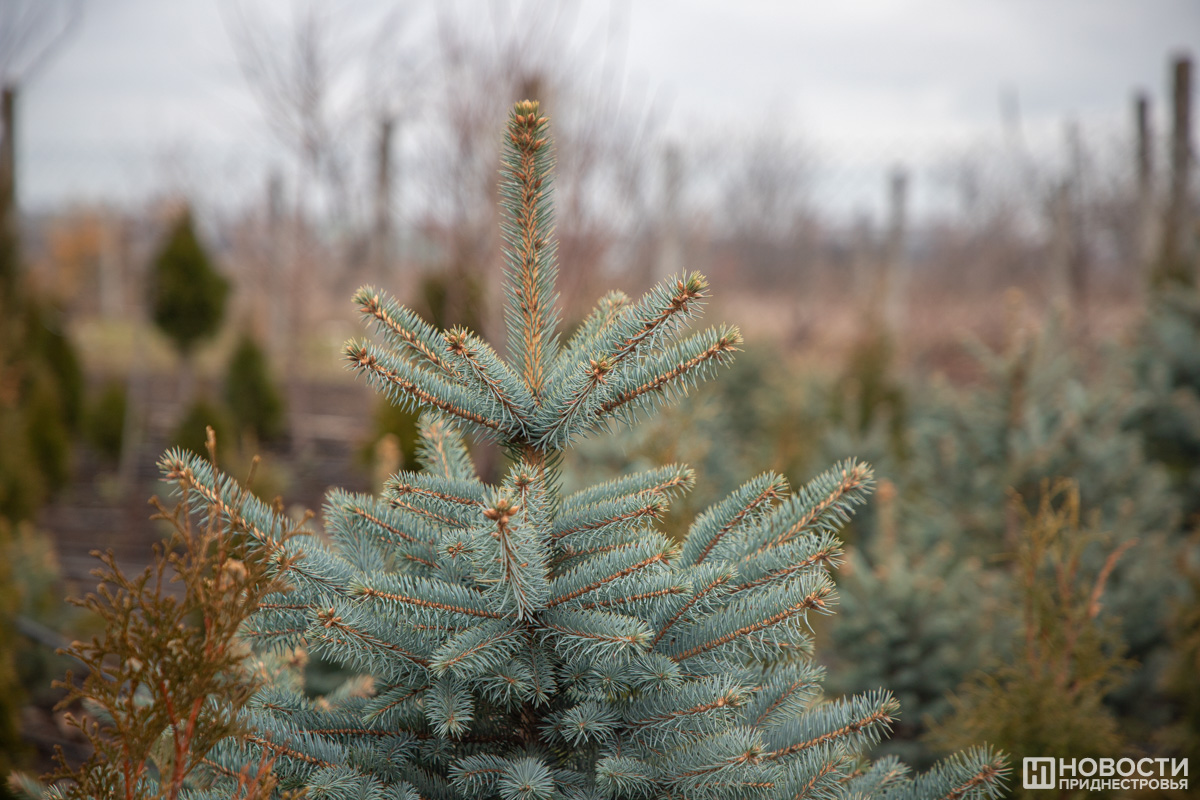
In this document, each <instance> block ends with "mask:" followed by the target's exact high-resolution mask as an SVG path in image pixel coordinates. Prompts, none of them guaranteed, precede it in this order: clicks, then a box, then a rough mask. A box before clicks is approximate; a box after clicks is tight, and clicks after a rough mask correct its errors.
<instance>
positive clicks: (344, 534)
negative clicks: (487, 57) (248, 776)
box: [159, 102, 1005, 800]
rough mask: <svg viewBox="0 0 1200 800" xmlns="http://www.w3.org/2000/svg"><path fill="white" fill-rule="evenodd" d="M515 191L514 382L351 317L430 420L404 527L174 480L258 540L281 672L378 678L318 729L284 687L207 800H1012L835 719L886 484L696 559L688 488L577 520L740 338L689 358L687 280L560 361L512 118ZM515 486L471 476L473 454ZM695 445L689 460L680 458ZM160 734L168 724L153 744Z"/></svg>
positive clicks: (605, 308) (333, 496) (625, 312)
mask: <svg viewBox="0 0 1200 800" xmlns="http://www.w3.org/2000/svg"><path fill="white" fill-rule="evenodd" d="M505 143H506V149H505V157H504V162H503V170H502V182H501V191H500V194H501V198H502V201H503V204H504V210H505V218H504V223H503V225H504V239H505V243H506V249H505V262H506V269H505V279H506V281H505V283H506V285H505V295H504V297H505V303H504V307H505V323H506V328H507V331H508V348H507V349H508V353H509V360H508V361H505V360H502V359H501V358H500V356H499V355H498V354H497V353H496V352H495V351H494V350H493V349H492V348H491V347H490V346H488V345H487V344H486V343H485V342H483V341H482V340H481V339H480V338H479V337H477V336H476V335H474V334H473V333H470V332H469V331H467V330H465V329H461V328H455V329H452V330H448V331H438V330H436V329H434V328H433V327H431V326H430V325H428V324H426V323H425V322H424V321H423V320H421V319H420V317H418V316H417V315H416V314H414V313H413V312H412V311H411V310H409V309H407V308H405V307H404V306H402V305H400V304H398V303H396V302H395V301H393V300H392V299H390V298H388V297H387V296H386V295H384V294H382V293H381V292H378V291H376V290H374V289H363V290H361V291H360V292H359V293H358V295H357V297H356V299H357V302H358V304H359V306H360V308H361V310H362V311H363V312H364V313H365V315H366V317H367V318H368V319H369V320H370V321H372V322H373V323H374V326H375V329H376V332H377V333H378V335H379V337H380V339H381V341H380V342H378V343H375V342H369V341H368V342H351V343H350V344H349V345H348V346H347V349H346V355H347V358H348V361H349V363H350V365H351V367H352V368H353V369H354V370H355V371H356V372H358V373H359V374H361V375H363V376H364V377H365V378H366V379H367V380H368V381H369V382H370V383H371V384H372V385H374V386H376V387H377V388H379V389H380V390H381V391H382V392H384V393H385V394H387V396H388V397H389V398H391V399H392V400H393V401H394V402H395V403H397V404H400V405H404V406H407V407H410V408H421V409H424V410H425V411H426V412H427V413H426V415H425V416H424V417H423V418H422V423H421V431H420V433H421V437H420V438H421V445H420V450H419V454H420V460H421V464H422V466H423V471H422V472H401V473H398V474H397V475H395V476H394V478H393V479H392V480H391V481H390V482H389V485H388V487H387V488H386V490H385V491H384V493H383V495H382V496H381V497H373V496H368V495H358V494H350V493H347V492H343V491H336V490H335V491H333V492H331V493H330V494H329V496H328V499H327V501H326V504H325V509H324V535H321V536H318V535H316V534H315V533H314V534H311V535H303V534H302V535H300V536H296V537H294V538H287V537H285V536H284V533H285V532H288V531H290V530H291V529H292V527H293V523H292V521H291V520H290V519H288V518H286V517H284V516H282V515H281V514H280V513H279V510H278V508H272V507H269V506H267V505H265V504H263V503H260V502H257V501H255V500H254V499H253V498H251V497H248V496H246V495H245V494H244V493H243V492H242V491H241V490H240V489H238V487H237V486H236V484H235V483H234V482H233V481H232V480H231V479H229V478H228V477H226V476H224V475H222V474H220V473H219V472H217V471H216V470H214V469H213V468H212V466H211V465H210V464H209V462H207V461H205V460H204V459H201V458H199V457H198V456H195V455H194V454H191V453H188V452H185V451H179V450H176V451H172V452H170V453H168V454H167V455H166V456H165V457H164V458H163V461H162V465H163V468H164V470H165V473H166V476H167V479H168V480H169V481H171V482H174V483H175V484H177V485H178V486H179V487H180V489H181V490H183V491H186V492H187V493H188V496H189V497H192V498H195V500H194V502H199V503H202V504H203V505H204V506H206V507H207V508H209V509H210V511H211V513H213V514H215V515H219V516H220V517H221V518H222V519H224V520H226V521H227V523H228V524H229V525H230V527H232V528H233V529H235V530H237V531H239V532H241V533H242V534H243V535H244V536H245V541H246V543H247V545H248V547H249V548H250V549H251V551H253V552H255V553H257V554H259V557H261V558H262V559H263V561H264V562H265V563H271V564H274V565H275V568H274V572H273V574H274V575H275V577H276V578H277V579H278V580H280V581H286V582H287V583H288V584H289V586H290V587H291V591H290V592H287V593H279V594H276V595H271V596H267V597H265V598H263V600H262V603H261V604H260V605H259V606H258V610H257V611H256V612H255V613H254V614H253V615H252V616H251V617H250V618H249V620H248V621H247V624H246V626H245V633H246V636H247V638H248V640H249V641H250V642H251V643H252V644H253V646H254V647H255V648H256V650H257V651H258V652H260V653H277V654H294V653H295V652H296V651H297V649H300V650H304V651H306V652H309V653H311V654H313V655H315V656H319V657H321V658H323V659H326V660H329V661H332V662H335V663H338V664H340V665H342V666H343V667H345V668H347V669H349V670H352V671H354V672H356V673H358V674H359V675H360V677H359V678H358V679H356V680H352V681H348V682H347V683H346V684H343V686H342V687H340V688H339V689H338V691H337V692H335V693H332V694H330V695H326V696H323V697H320V698H317V699H315V700H314V699H311V698H309V697H307V696H306V695H305V694H304V693H303V692H302V691H301V686H302V685H301V683H300V681H299V679H298V678H297V676H296V673H297V672H298V671H299V669H300V665H299V664H296V663H295V660H294V659H293V667H292V668H291V669H290V670H289V669H285V668H284V666H285V665H282V664H280V665H279V666H278V667H277V668H276V669H275V670H273V671H272V672H271V674H270V676H269V682H268V684H267V685H265V686H264V687H263V688H261V689H260V690H259V691H258V693H257V694H256V695H255V697H254V699H253V700H252V701H251V702H250V703H249V704H248V706H247V708H246V711H245V712H244V713H243V714H242V715H241V716H240V717H239V721H240V722H242V723H244V724H245V725H246V726H247V727H249V728H252V729H253V732H250V733H245V732H242V733H235V734H234V735H232V736H229V737H227V738H225V739H223V740H222V741H220V742H218V743H217V744H216V745H215V746H214V747H213V748H212V749H211V750H209V751H208V754H207V756H206V759H207V766H208V773H207V777H208V778H209V779H210V780H211V781H213V783H212V785H211V787H209V788H208V789H207V790H206V791H203V792H196V793H195V794H193V795H191V797H194V798H197V800H200V799H201V798H214V799H215V798H218V797H228V796H229V794H230V790H229V786H230V781H231V780H232V778H231V777H229V776H231V775H236V774H238V773H239V772H240V771H242V770H246V769H250V768H253V765H255V764H259V763H262V761H263V759H264V758H267V759H273V761H272V764H273V769H274V773H275V774H276V775H278V776H279V780H280V786H281V787H285V788H293V787H294V788H301V787H302V788H304V789H306V790H307V792H308V794H309V796H314V797H325V798H333V799H334V800H350V798H380V799H381V800H382V799H383V798H397V799H398V798H414V799H415V798H418V797H424V798H446V799H447V800H449V798H485V797H499V798H503V800H517V799H518V798H521V799H522V800H539V799H540V800H550V799H551V798H578V799H579V800H583V799H584V798H596V800H599V798H657V797H680V798H705V800H718V799H719V798H729V800H735V799H736V800H741V799H742V798H775V797H789V798H790V797H797V796H799V797H828V796H842V795H845V796H861V797H868V796H870V797H888V798H907V797H929V798H981V797H994V796H996V795H997V794H998V792H999V791H1000V788H1001V781H1002V779H1003V776H1004V774H1005V767H1004V762H1003V760H1002V759H1001V758H999V757H998V756H997V755H996V754H995V753H994V752H992V751H991V750H988V749H973V750H970V751H969V752H967V753H965V754H963V755H959V756H955V757H953V758H951V759H949V760H947V761H946V762H943V763H942V764H941V765H939V766H938V767H936V768H935V769H934V770H933V771H931V772H930V773H927V774H925V775H922V776H918V777H915V778H914V777H911V776H910V775H909V774H907V770H906V768H904V767H903V766H902V765H900V764H899V762H897V761H896V760H894V759H884V760H882V761H879V762H876V763H873V764H872V763H870V762H868V761H867V760H865V759H864V758H863V756H862V752H863V750H864V748H866V747H869V746H870V745H872V744H873V743H875V742H877V741H878V740H879V739H880V738H881V737H882V736H884V735H885V734H886V732H887V730H888V727H889V726H890V725H891V724H892V723H893V722H894V721H895V719H896V715H897V706H896V702H895V700H894V699H893V697H892V696H891V695H890V694H889V693H887V692H886V691H875V692H871V693H869V694H865V695H859V696H854V697H846V698H842V699H837V700H828V699H825V698H824V697H823V696H822V694H821V692H820V688H819V686H820V680H821V673H822V671H821V669H820V668H818V667H817V666H816V665H815V664H814V663H813V661H812V652H811V648H812V639H811V636H810V633H809V625H808V622H809V617H810V616H812V615H818V614H823V613H826V612H828V611H830V610H831V605H832V603H833V602H834V597H835V596H834V589H833V584H832V582H831V581H830V578H829V575H828V568H829V566H830V565H831V564H833V563H836V561H837V559H838V557H839V553H840V544H839V542H838V540H837V538H836V536H835V531H836V529H837V528H838V527H839V526H840V525H841V524H842V522H843V521H844V520H845V519H846V518H847V516H848V515H849V514H850V513H851V512H852V511H853V509H854V508H855V507H856V506H857V505H859V504H860V503H862V502H863V500H864V498H865V495H866V493H867V492H868V490H869V488H870V485H871V481H872V478H871V471H870V470H869V469H868V468H867V467H865V466H863V465H861V464H858V463H855V462H845V463H843V464H841V465H839V466H837V467H835V468H833V469H832V470H830V471H828V472H826V473H825V474H823V475H821V476H820V477H818V478H816V479H815V480H813V481H812V482H810V483H809V484H807V485H806V486H805V487H803V488H802V489H801V490H800V491H798V492H794V493H793V492H791V491H789V489H788V486H787V482H786V481H785V480H784V479H782V478H781V477H779V476H778V475H775V474H771V473H767V474H764V475H761V476H759V477H757V478H754V479H752V480H750V481H749V482H747V483H745V484H744V485H743V486H741V487H740V488H739V489H737V490H735V491H734V492H733V493H732V494H731V495H730V496H729V497H728V498H726V499H725V500H722V501H721V502H719V503H717V504H715V505H713V506H711V507H710V508H709V509H708V510H707V511H705V512H704V513H702V514H701V515H700V516H699V517H697V518H696V520H695V521H694V522H693V524H692V525H691V526H690V527H689V529H688V530H687V533H686V535H685V536H684V538H683V541H682V544H678V545H677V544H676V543H674V542H673V541H672V540H670V539H669V538H667V537H666V536H664V535H663V534H662V533H661V532H659V531H658V530H657V529H656V527H655V520H656V519H657V518H658V517H659V516H660V515H662V514H663V513H664V510H665V509H666V507H667V506H668V504H669V503H670V502H671V501H672V500H673V499H675V498H677V497H678V496H679V495H680V494H681V493H683V492H685V491H686V490H687V489H689V488H690V487H691V485H692V483H693V476H692V473H691V472H690V470H688V469H685V468H683V467H680V466H676V465H669V466H659V467H656V468H653V469H650V470H648V471H644V472H638V473H633V474H628V475H624V476H622V477H620V478H618V479H616V480H613V481H610V482H607V483H602V484H599V485H595V486H591V487H588V488H585V489H582V490H581V491H578V492H575V493H574V494H570V495H567V496H563V493H562V491H561V490H560V488H559V485H560V462H561V459H562V456H563V453H564V451H566V450H567V449H569V448H570V447H571V446H572V444H573V443H574V442H576V441H578V440H579V439H580V438H582V437H584V436H587V435H590V434H593V433H595V432H598V431H603V430H604V429H606V428H608V427H612V426H616V425H620V424H622V423H625V422H632V421H633V420H634V419H636V417H637V416H638V415H641V414H650V413H652V412H653V411H654V410H655V409H656V408H657V407H658V406H660V405H662V404H663V403H666V402H669V401H671V400H672V399H674V398H675V397H677V396H678V395H679V394H680V392H681V391H682V389H683V388H685V387H687V386H689V385H691V384H693V383H695V382H697V381H700V380H703V379H705V378H708V377H710V376H711V375H712V374H713V372H714V371H715V370H716V368H717V367H718V366H720V365H721V364H724V363H726V362H727V361H728V360H729V359H730V357H731V356H732V354H733V352H734V351H736V350H737V349H738V347H739V346H740V344H741V337H740V335H739V333H738V331H737V329H736V328H731V327H729V326H718V327H715V328H710V329H708V330H705V331H702V332H699V333H696V334H692V335H686V334H685V329H686V327H687V324H688V323H689V322H690V321H691V320H693V319H694V318H695V317H696V316H698V314H699V312H700V310H701V306H702V304H703V302H704V300H705V299H706V298H707V296H708V287H707V284H706V281H705V280H704V279H703V278H702V277H701V276H699V275H695V274H690V275H683V276H680V277H678V278H676V279H672V280H669V281H667V282H665V283H663V284H661V285H659V286H657V287H656V288H654V289H652V290H651V291H650V292H649V293H647V294H646V295H645V296H644V297H642V298H641V299H640V300H637V301H634V300H631V299H629V298H628V297H626V296H625V295H623V294H621V293H619V292H614V293H612V294H609V295H607V296H606V297H604V298H603V299H602V300H601V301H600V304H599V306H598V307H597V309H596V310H595V311H594V312H593V313H592V315H591V316H589V317H588V318H587V320H586V321H585V322H584V324H583V325H582V326H580V328H579V329H578V330H577V331H576V333H575V334H574V335H573V336H571V337H570V338H567V339H565V340H564V339H561V338H560V336H559V333H558V324H557V321H558V312H557V310H556V307H555V304H556V296H555V281H556V274H557V267H556V264H555V245H554V240H553V219H552V207H551V203H550V169H551V151H550V144H549V137H548V130H547V120H546V119H545V118H544V117H543V116H541V114H540V112H539V108H538V105H537V104H536V103H532V102H523V103H519V104H517V106H516V107H515V109H514V110H513V112H512V114H511V116H510V118H509V123H508V130H507V133H506V140H505ZM460 427H462V428H465V429H467V430H469V431H471V432H473V433H474V434H476V435H477V436H480V437H482V438H484V439H490V440H493V441H496V442H498V443H499V444H500V445H501V446H502V447H503V448H504V451H505V452H506V453H507V454H508V456H509V458H510V463H509V465H508V467H507V470H506V472H505V474H504V477H503V478H502V480H501V481H500V483H499V484H498V485H486V484H484V483H482V482H481V481H480V480H479V479H478V478H477V477H476V475H475V470H474V466H473V463H472V460H471V458H470V456H469V454H468V452H467V450H466V447H465V445H464V442H463V439H462V438H461V436H460V433H459V428H460ZM691 433H692V432H688V431H680V432H679V435H681V436H683V435H691ZM162 724H163V723H162V722H161V721H160V722H159V725H162Z"/></svg>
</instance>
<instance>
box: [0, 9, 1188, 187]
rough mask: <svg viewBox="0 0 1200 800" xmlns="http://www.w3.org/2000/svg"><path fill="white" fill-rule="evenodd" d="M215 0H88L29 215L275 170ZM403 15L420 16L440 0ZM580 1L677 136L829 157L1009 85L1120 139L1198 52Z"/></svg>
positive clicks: (978, 104)
mask: <svg viewBox="0 0 1200 800" xmlns="http://www.w3.org/2000/svg"><path fill="white" fill-rule="evenodd" d="M0 1H3V0H0ZM257 1H258V2H266V1H267V0H257ZM221 2H224V0H170V1H169V2H167V1H166V0H85V11H84V19H83V21H82V24H81V25H80V28H79V30H78V31H77V32H76V34H75V36H74V37H73V39H72V40H71V41H70V42H69V43H68V44H67V45H66V46H65V47H64V48H63V50H62V51H61V53H59V54H58V56H57V57H56V58H55V60H54V61H53V62H52V63H50V64H49V65H48V66H47V67H46V68H45V69H44V70H43V71H42V72H40V73H39V74H37V75H36V76H35V77H34V78H33V79H32V80H31V81H30V82H29V84H28V86H26V87H25V91H24V95H23V106H22V112H23V116H22V128H21V131H20V137H21V140H20V143H21V146H22V148H23V161H22V172H21V176H20V177H21V190H22V199H23V202H24V204H25V205H26V207H30V208H45V207H47V206H51V205H55V204H60V203H64V202H69V201H73V200H81V199H85V200H98V199H105V198H116V199H130V198H132V197H137V196H140V195H141V194H144V193H145V192H147V191H149V190H151V189H154V188H156V182H159V183H161V181H162V180H165V178H164V176H163V175H162V174H161V170H162V169H163V167H162V165H163V164H164V163H167V162H175V163H179V162H191V163H194V164H205V165H217V166H215V167H213V169H216V170H217V171H218V172H220V171H222V170H224V171H227V172H230V173H245V172H246V171H248V170H253V169H254V168H255V167H256V166H258V165H260V163H263V162H265V161H266V160H267V159H269V158H270V157H271V154H272V145H271V144H270V139H269V136H268V135H267V134H266V133H265V131H264V129H263V126H262V123H261V118H260V117H259V116H258V113H257V111H256V108H255V105H254V103H253V101H252V99H251V97H250V96H249V95H248V93H247V92H246V90H245V88H244V86H243V83H242V79H241V76H240V74H239V72H238V69H237V65H236V61H235V59H234V55H233V50H232V48H231V47H230V44H229V42H228V37H227V32H226V30H225V26H224V24H223V22H222V15H221V11H220V6H219V4H220V3H221ZM275 4H276V5H278V4H279V2H276V3H275ZM482 4H483V3H482V0H480V2H479V5H482ZM387 5H389V4H388V3H387V2H385V1H384V0H358V1H357V2H343V3H342V4H341V5H339V6H338V8H339V9H340V10H341V13H343V14H346V15H356V14H360V13H363V14H366V13H368V12H367V9H378V8H379V7H382V6H387ZM407 5H411V6H415V7H418V9H417V11H416V12H414V14H415V17H416V18H420V17H421V16H422V13H424V14H425V15H426V16H428V8H430V7H431V4H430V3H428V2H416V3H408V4H407ZM471 5H472V3H471V2H466V3H460V6H465V7H468V8H469V7H470V6H471ZM581 5H582V8H581V9H580V12H579V15H578V17H579V19H578V21H577V23H576V25H575V28H576V30H577V31H578V30H579V29H580V28H584V29H586V28H587V27H588V26H590V25H594V24H595V21H597V20H605V19H609V20H611V19H612V18H613V15H615V17H616V18H618V19H624V30H625V32H624V34H623V36H622V37H620V40H621V42H622V43H623V44H622V48H623V50H624V56H623V59H622V62H623V63H624V65H625V70H626V77H627V79H628V80H629V82H630V85H632V86H636V87H638V88H639V89H640V90H641V91H643V92H644V93H647V94H649V95H650V96H653V97H655V98H657V101H658V102H659V103H660V104H661V106H662V108H663V109H664V111H665V113H666V124H665V130H666V133H667V134H668V135H670V136H674V137H684V136H686V135H688V134H690V133H691V132H694V131H697V130H702V129H705V130H720V129H726V128H729V127H730V126H731V125H733V126H734V127H737V126H738V125H740V126H743V127H744V126H746V125H750V124H753V123H755V122H756V121H759V120H770V121H771V122H772V124H781V125H786V126H788V127H789V128H791V129H792V130H794V131H795V132H796V133H797V134H798V135H799V136H800V137H802V138H803V140H804V141H806V142H807V143H809V144H810V145H811V146H812V147H814V148H815V149H816V150H817V152H819V153H820V154H821V157H822V158H824V159H827V160H830V161H837V160H838V159H844V160H846V161H854V160H855V159H859V160H861V159H864V158H870V157H871V154H873V153H879V152H892V151H895V152H903V151H904V149H905V148H913V149H914V150H920V149H922V148H924V149H926V150H928V149H931V148H933V149H936V148H942V147H948V146H953V145H955V144H957V143H968V142H970V141H972V140H973V139H975V138H978V137H984V136H988V135H995V134H996V133H997V132H998V130H999V120H1000V112H999V108H1000V102H999V98H1000V96H1001V93H1002V92H1009V93H1012V94H1015V96H1016V97H1017V98H1019V107H1020V110H1021V119H1022V122H1023V125H1024V127H1025V130H1026V132H1027V135H1029V136H1031V137H1033V138H1035V139H1036V138H1037V137H1039V136H1043V137H1044V136H1049V135H1051V134H1050V133H1049V132H1052V131H1060V130H1061V127H1062V125H1063V121H1064V120H1065V119H1067V118H1074V119H1077V120H1079V121H1080V122H1081V123H1082V124H1083V125H1084V126H1085V128H1087V129H1089V130H1102V129H1104V130H1111V131H1116V130H1120V127H1121V126H1122V125H1125V124H1127V123H1126V120H1127V118H1128V116H1129V102H1130V100H1129V98H1130V95H1131V92H1132V90H1134V89H1135V88H1145V89H1148V90H1150V91H1151V92H1152V93H1153V94H1154V96H1155V98H1156V100H1161V98H1162V96H1163V94H1164V91H1165V81H1166V72H1167V66H1166V65H1167V58H1168V56H1169V55H1170V54H1171V53H1173V52H1178V51H1189V52H1192V53H1193V55H1194V54H1196V52H1197V51H1198V50H1200V2H1197V0H1128V1H1122V0H988V1H985V0H907V1H906V2H901V0H847V1H846V2H799V1H797V2H785V1H784V0H775V1H771V0H741V1H740V2H718V1H717V0H642V2H636V1H629V0H627V1H626V2H607V1H604V2H601V0H596V1H595V2H584V3H582V4H581ZM422 10H423V11H422ZM1198 82H1200V81H1198ZM1156 112H1157V113H1159V114H1160V115H1161V114H1162V113H1163V105H1162V103H1161V102H1159V103H1158V105H1157V106H1156ZM1160 120H1161V116H1160ZM735 123H736V124H735ZM1162 124H1163V123H1162V122H1160V123H1159V127H1160V129H1161V127H1162ZM168 156H170V157H168ZM208 168H209V167H205V169H208ZM255 171H256V172H257V170H255Z"/></svg>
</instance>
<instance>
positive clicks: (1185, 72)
mask: <svg viewBox="0 0 1200 800" xmlns="http://www.w3.org/2000/svg"><path fill="white" fill-rule="evenodd" d="M1170 158H1171V161H1170V170H1171V174H1170V177H1169V179H1168V185H1167V207H1166V209H1165V211H1164V214H1163V225H1162V239H1161V242H1162V243H1161V246H1160V249H1159V255H1158V264H1157V265H1156V269H1155V274H1154V283H1155V284H1156V285H1162V284H1165V283H1181V284H1184V285H1192V284H1194V283H1195V281H1196V269H1195V265H1194V264H1193V263H1192V261H1193V257H1194V252H1193V246H1192V239H1193V235H1194V231H1193V230H1192V228H1193V227H1194V222H1193V220H1192V218H1191V209H1190V205H1191V204H1190V203H1189V197H1188V193H1189V189H1190V184H1191V174H1192V60H1191V59H1190V58H1189V57H1188V56H1179V57H1178V58H1176V59H1175V61H1174V62H1173V64H1172V69H1171V153H1170Z"/></svg>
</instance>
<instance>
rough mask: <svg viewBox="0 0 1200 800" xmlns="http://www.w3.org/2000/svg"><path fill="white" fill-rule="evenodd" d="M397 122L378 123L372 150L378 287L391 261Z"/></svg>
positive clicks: (390, 119) (373, 266) (389, 119)
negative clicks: (393, 154) (393, 176)
mask: <svg viewBox="0 0 1200 800" xmlns="http://www.w3.org/2000/svg"><path fill="white" fill-rule="evenodd" d="M395 129H396V121H395V119H394V118H393V117H392V116H391V115H388V114H384V115H382V116H381V117H380V119H379V139H378V140H377V141H376V150H375V209H374V212H375V220H374V225H373V226H372V230H371V246H370V250H371V258H370V269H371V273H372V274H371V276H370V277H371V281H372V282H375V283H380V282H382V280H383V277H384V273H385V271H386V270H387V269H388V268H389V267H390V266H391V260H392V139H393V137H394V134H395Z"/></svg>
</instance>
